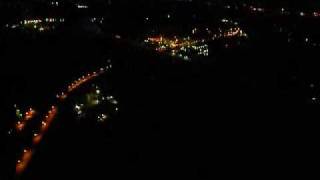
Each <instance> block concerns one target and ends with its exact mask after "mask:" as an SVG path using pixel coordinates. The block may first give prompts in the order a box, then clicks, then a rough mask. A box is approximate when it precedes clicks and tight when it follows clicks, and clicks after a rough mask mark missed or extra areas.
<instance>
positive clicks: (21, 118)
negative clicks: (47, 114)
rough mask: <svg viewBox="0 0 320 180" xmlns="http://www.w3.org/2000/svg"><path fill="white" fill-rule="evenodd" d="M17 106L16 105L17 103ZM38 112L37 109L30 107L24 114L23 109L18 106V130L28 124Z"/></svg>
mask: <svg viewBox="0 0 320 180" xmlns="http://www.w3.org/2000/svg"><path fill="white" fill-rule="evenodd" d="M15 107H16V105H15ZM35 114H36V111H35V110H34V109H32V108H29V110H28V111H27V112H25V113H24V114H23V113H21V110H20V109H18V108H16V116H17V118H18V119H19V120H18V122H17V124H16V130H17V131H22V130H23V129H24V127H25V126H26V124H27V122H28V121H29V120H30V119H32V118H33V117H34V116H35Z"/></svg>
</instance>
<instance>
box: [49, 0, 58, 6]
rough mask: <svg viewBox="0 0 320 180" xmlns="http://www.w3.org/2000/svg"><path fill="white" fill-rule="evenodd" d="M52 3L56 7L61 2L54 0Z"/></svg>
mask: <svg viewBox="0 0 320 180" xmlns="http://www.w3.org/2000/svg"><path fill="white" fill-rule="evenodd" d="M50 4H51V5H52V6H56V7H58V6H59V2H58V1H52V2H51V3H50Z"/></svg>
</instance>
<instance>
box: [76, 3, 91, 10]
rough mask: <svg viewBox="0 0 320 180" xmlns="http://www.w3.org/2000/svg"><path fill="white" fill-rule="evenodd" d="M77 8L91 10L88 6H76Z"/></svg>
mask: <svg viewBox="0 0 320 180" xmlns="http://www.w3.org/2000/svg"><path fill="white" fill-rule="evenodd" d="M76 7H77V8H78V9H88V8H89V7H88V6H87V5H84V4H76Z"/></svg>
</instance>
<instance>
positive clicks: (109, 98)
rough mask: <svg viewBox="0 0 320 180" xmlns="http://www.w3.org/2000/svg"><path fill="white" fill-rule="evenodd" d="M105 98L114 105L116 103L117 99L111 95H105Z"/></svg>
mask: <svg viewBox="0 0 320 180" xmlns="http://www.w3.org/2000/svg"><path fill="white" fill-rule="evenodd" d="M107 100H108V101H109V102H110V103H111V104H114V105H117V104H118V101H117V100H116V99H115V98H114V97H113V96H107Z"/></svg>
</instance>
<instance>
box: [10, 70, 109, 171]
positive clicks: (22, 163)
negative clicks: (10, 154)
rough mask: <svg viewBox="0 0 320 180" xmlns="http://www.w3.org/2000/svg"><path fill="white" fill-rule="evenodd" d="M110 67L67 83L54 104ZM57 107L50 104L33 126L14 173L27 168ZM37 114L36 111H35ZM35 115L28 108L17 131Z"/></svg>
mask: <svg viewBox="0 0 320 180" xmlns="http://www.w3.org/2000/svg"><path fill="white" fill-rule="evenodd" d="M111 68H112V65H108V66H106V67H105V68H100V69H98V70H97V71H94V72H91V73H88V74H86V75H83V76H81V77H80V78H78V79H77V80H75V81H73V82H72V83H70V84H69V85H67V89H66V90H65V91H62V92H61V93H59V94H57V95H56V98H57V102H56V103H55V104H60V103H59V102H61V101H65V100H66V99H67V98H68V96H69V95H70V94H71V93H73V92H74V91H75V90H77V89H79V88H80V87H81V86H83V85H84V84H86V83H89V82H90V81H92V80H93V79H95V78H97V77H99V76H100V75H102V74H104V73H105V72H107V71H108V70H109V69H111ZM58 109H59V107H58V106H57V105H51V106H50V109H49V110H48V112H47V113H45V116H44V117H43V118H42V121H41V125H40V127H35V131H36V132H37V133H33V136H32V137H33V139H32V145H31V147H24V148H23V150H22V152H21V155H20V158H19V159H18V160H17V162H16V175H17V176H20V175H21V174H23V172H24V171H25V170H26V169H27V167H28V165H29V164H30V162H31V160H32V157H33V156H34V154H35V152H36V149H37V147H38V146H39V144H40V143H41V142H42V141H43V138H44V136H45V134H46V133H47V132H48V129H49V128H50V125H51V124H52V122H53V121H54V119H55V118H56V117H57V114H58ZM37 114H38V113H37ZM35 115H36V112H35V111H34V110H33V109H32V108H30V109H29V111H28V112H26V115H25V117H24V118H23V120H21V121H18V122H17V125H16V129H17V132H20V131H22V130H23V129H24V127H25V126H26V123H27V122H28V120H30V119H33V118H34V116H35Z"/></svg>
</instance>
